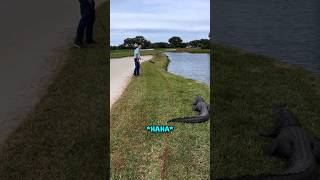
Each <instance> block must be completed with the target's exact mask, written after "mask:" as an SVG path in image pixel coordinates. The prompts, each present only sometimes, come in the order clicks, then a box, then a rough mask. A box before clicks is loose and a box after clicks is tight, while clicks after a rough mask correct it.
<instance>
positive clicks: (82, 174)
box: [0, 3, 109, 180]
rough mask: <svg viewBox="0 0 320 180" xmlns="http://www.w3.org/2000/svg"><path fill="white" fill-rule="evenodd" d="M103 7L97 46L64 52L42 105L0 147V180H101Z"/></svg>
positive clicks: (105, 105) (104, 119) (106, 79)
mask: <svg viewBox="0 0 320 180" xmlns="http://www.w3.org/2000/svg"><path fill="white" fill-rule="evenodd" d="M106 4H107V5H108V4H109V3H106ZM106 4H103V5H102V6H101V7H100V8H99V9H98V11H97V13H98V15H97V22H96V27H95V39H96V40H97V41H98V42H100V44H99V45H97V46H95V47H89V48H85V49H74V48H70V49H69V50H68V53H67V54H66V56H67V58H66V60H65V62H64V65H63V67H61V69H60V70H59V71H58V72H57V74H56V75H55V77H54V79H53V80H52V82H51V84H50V85H49V86H48V88H47V92H46V94H45V96H44V97H43V98H42V100H41V102H40V103H39V104H38V105H37V106H36V107H35V109H34V110H33V111H32V112H31V113H30V114H29V115H28V117H27V118H26V119H25V121H24V123H22V124H21V126H20V127H19V128H18V129H17V130H16V131H15V132H14V133H13V134H12V135H11V136H10V137H9V139H8V140H7V141H6V143H5V144H4V146H3V147H1V151H0V179H1V180H7V179H8V180H9V179H10V180H15V179H33V180H37V179H46V180H57V179H61V180H62V179H68V180H69V179H76V180H79V179H83V180H88V179H99V180H100V179H104V178H105V176H106V169H105V168H106V165H107V163H108V161H107V159H106V147H107V137H108V135H107V130H108V129H107V119H108V111H109V108H108V106H109V104H108V100H109V96H108V86H109V84H108V82H109V76H108V74H109V66H108V58H107V57H108V56H107V53H108V52H107V51H106V47H107V44H108V42H109V41H108V39H107V37H108V36H107V35H106V32H105V30H106V27H107V26H106V25H107V24H106V23H107V22H106V20H108V19H109V18H106V17H108V12H106V9H108V8H107V7H106V6H107V5H106Z"/></svg>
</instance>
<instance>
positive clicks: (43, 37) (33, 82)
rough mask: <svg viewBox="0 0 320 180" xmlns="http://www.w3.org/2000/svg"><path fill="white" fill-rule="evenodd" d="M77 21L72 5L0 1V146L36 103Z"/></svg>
mask: <svg viewBox="0 0 320 180" xmlns="http://www.w3.org/2000/svg"><path fill="white" fill-rule="evenodd" d="M96 2H97V5H99V4H100V3H102V2H104V0H98V1H97V0H96ZM79 18H80V7H79V2H78V1H77V0H74V1H66V0H55V1H51V0H28V1H19V0H11V1H4V2H1V6H0V22H1V24H2V26H1V28H0V39H1V41H0V82H1V88H0V144H2V143H3V142H4V140H5V139H6V137H7V136H8V135H9V134H10V133H11V132H12V131H14V130H15V129H16V128H17V127H18V126H19V124H20V123H21V121H22V120H23V119H24V118H25V116H26V114H27V113H28V112H30V110H32V108H33V107H34V106H35V105H36V104H37V102H39V100H40V97H41V94H42V93H40V92H41V87H44V84H47V83H48V79H50V78H51V77H52V75H53V70H54V69H55V67H57V65H58V64H59V63H60V62H61V59H62V58H61V56H60V55H61V53H59V52H60V51H62V50H65V49H67V48H66V46H67V45H68V43H70V42H72V40H73V37H74V34H75V31H76V27H77V23H78V20H79ZM57 51H58V53H57ZM58 54H60V55H58Z"/></svg>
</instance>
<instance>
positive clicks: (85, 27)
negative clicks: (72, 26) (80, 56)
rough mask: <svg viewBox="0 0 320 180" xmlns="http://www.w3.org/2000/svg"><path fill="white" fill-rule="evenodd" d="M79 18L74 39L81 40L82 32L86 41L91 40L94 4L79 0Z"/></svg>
mask: <svg viewBox="0 0 320 180" xmlns="http://www.w3.org/2000/svg"><path fill="white" fill-rule="evenodd" d="M79 2H80V12H81V19H80V21H79V24H78V29H77V36H76V39H75V41H76V42H82V41H83V39H84V34H85V35H86V36H85V38H86V42H90V41H93V26H94V22H95V5H94V3H93V4H90V3H88V1H87V0H79Z"/></svg>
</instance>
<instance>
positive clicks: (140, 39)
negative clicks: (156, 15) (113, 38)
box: [123, 36, 151, 48]
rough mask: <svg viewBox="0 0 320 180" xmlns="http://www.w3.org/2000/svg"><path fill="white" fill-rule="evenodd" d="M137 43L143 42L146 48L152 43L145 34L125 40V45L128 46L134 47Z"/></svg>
mask: <svg viewBox="0 0 320 180" xmlns="http://www.w3.org/2000/svg"><path fill="white" fill-rule="evenodd" d="M137 43H142V44H143V47H144V48H150V44H151V42H150V41H148V40H146V39H145V38H144V37H143V36H136V37H134V38H127V39H125V40H124V41H123V45H124V46H125V47H127V48H134V45H135V44H137Z"/></svg>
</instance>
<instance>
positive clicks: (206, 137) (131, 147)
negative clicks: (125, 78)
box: [110, 54, 210, 179]
mask: <svg viewBox="0 0 320 180" xmlns="http://www.w3.org/2000/svg"><path fill="white" fill-rule="evenodd" d="M153 61H154V62H155V63H154V64H153V63H150V62H145V63H143V64H142V73H141V76H140V77H138V78H133V79H132V80H131V82H130V83H129V85H128V87H127V89H126V90H125V92H124V94H123V95H122V96H121V98H120V99H119V101H117V102H116V103H115V104H114V105H113V108H112V111H111V123H110V127H111V132H110V133H111V135H110V138H111V139H110V144H111V178H112V179H208V178H209V147H210V144H209V141H210V132H209V126H210V123H209V122H206V123H201V124H192V125H191V124H178V123H176V124H175V125H176V127H177V129H175V130H174V132H172V133H171V134H168V135H164V134H151V133H149V132H147V131H146V130H145V129H144V126H146V125H155V124H159V125H166V124H167V123H166V121H167V120H169V119H170V118H175V117H184V116H191V115H194V113H193V112H192V109H191V103H192V101H193V100H194V97H195V96H196V95H199V94H200V95H202V96H203V97H204V98H205V99H206V100H207V101H209V87H208V86H207V85H205V84H202V83H197V82H195V81H193V80H188V79H184V78H181V77H178V76H176V75H173V74H171V73H168V72H167V71H166V70H165V69H166V66H167V64H168V59H167V57H166V56H164V55H160V54H158V55H155V56H154V58H153Z"/></svg>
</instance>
